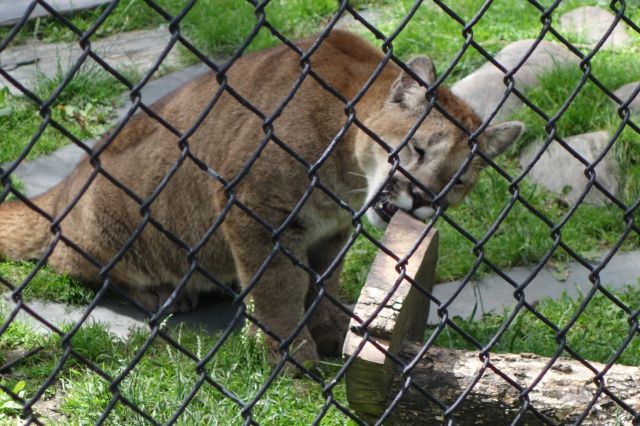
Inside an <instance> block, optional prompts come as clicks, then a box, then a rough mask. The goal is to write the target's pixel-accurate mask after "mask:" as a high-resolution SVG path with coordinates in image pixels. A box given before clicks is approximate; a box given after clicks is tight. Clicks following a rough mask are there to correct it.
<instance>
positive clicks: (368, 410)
mask: <svg viewBox="0 0 640 426" xmlns="http://www.w3.org/2000/svg"><path fill="white" fill-rule="evenodd" d="M424 230H425V224H424V223H423V222H421V221H419V220H417V219H415V218H414V217H412V216H410V215H408V214H406V213H404V212H402V211H398V212H397V213H396V214H395V215H394V216H393V218H392V219H391V222H390V223H389V225H388V227H387V231H386V233H385V236H384V239H383V241H382V243H383V244H384V246H385V247H386V248H387V249H388V250H389V251H391V252H392V253H393V254H394V255H395V256H396V257H397V258H399V259H403V258H405V257H406V256H407V255H409V254H411V253H412V255H411V256H410V257H409V259H408V262H407V264H406V265H405V271H406V276H407V277H411V278H412V279H413V281H414V283H415V285H413V284H411V283H410V282H409V281H408V280H407V279H406V278H401V277H402V275H401V273H400V272H399V271H398V270H396V266H398V260H396V259H394V258H393V257H392V256H390V255H388V254H387V253H385V252H384V251H380V252H379V253H378V254H377V256H376V258H375V260H374V262H373V265H372V266H371V270H370V271H369V275H368V276H367V280H366V282H365V285H364V288H363V289H362V292H361V293H360V297H359V298H358V302H357V304H356V307H355V309H354V316H355V317H357V318H359V319H360V320H361V321H362V322H366V321H369V320H371V322H370V324H369V326H368V327H367V328H366V331H367V332H368V338H367V337H366V336H364V335H365V334H366V333H365V332H364V330H361V329H360V328H361V325H362V322H360V321H357V320H355V319H353V318H352V319H351V323H350V324H349V331H348V333H347V336H346V339H345V343H344V348H343V354H344V357H345V359H348V358H349V357H352V356H353V357H355V359H354V362H353V364H352V365H351V366H350V368H349V369H348V370H347V376H346V383H347V395H348V399H349V405H350V407H351V408H352V409H354V410H355V411H356V412H357V413H358V414H359V415H360V416H361V417H363V418H364V419H367V420H370V421H373V420H375V419H377V418H378V417H379V416H380V415H381V414H382V412H383V411H384V408H385V407H386V404H387V396H388V393H389V387H390V385H391V381H392V376H393V363H392V361H391V359H390V358H389V357H388V356H386V355H385V353H384V352H383V351H382V350H381V349H380V348H379V347H381V348H384V350H386V351H389V352H390V353H392V354H393V353H399V351H400V349H401V347H402V344H403V342H404V340H406V339H409V340H417V341H421V340H422V338H423V336H424V332H425V328H426V324H427V318H428V316H429V302H430V301H429V299H428V297H426V296H425V295H424V294H423V293H422V292H421V291H420V290H419V289H418V288H416V285H417V286H420V287H421V288H422V289H423V290H425V291H428V292H430V291H431V289H432V288H433V284H434V281H435V267H436V264H437V259H438V232H437V231H436V230H432V231H431V232H429V234H428V235H427V236H426V237H425V238H424V239H423V240H422V241H420V238H421V236H422V234H423V233H424ZM418 243H419V244H418ZM416 245H418V246H417V247H416ZM387 298H388V300H387V301H386V303H384V305H382V306H381V303H382V302H383V301H384V300H385V299H387ZM378 309H379V312H377V314H376V311H377V310H378ZM372 342H376V344H377V345H378V346H379V347H376V345H375V344H374V343H372Z"/></svg>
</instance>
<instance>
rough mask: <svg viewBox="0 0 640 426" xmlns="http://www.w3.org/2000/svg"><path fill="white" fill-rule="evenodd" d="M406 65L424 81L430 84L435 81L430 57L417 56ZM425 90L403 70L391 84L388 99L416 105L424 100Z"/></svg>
mask: <svg viewBox="0 0 640 426" xmlns="http://www.w3.org/2000/svg"><path fill="white" fill-rule="evenodd" d="M407 66H408V67H409V68H410V69H411V71H413V72H414V73H415V74H416V75H417V76H418V77H420V78H421V79H422V80H423V81H424V82H425V83H427V84H429V85H431V84H433V82H434V81H436V68H435V67H434V66H433V62H432V61H431V59H429V58H427V57H426V56H418V57H417V58H414V59H412V60H411V61H410V62H409V63H408V64H407ZM425 93H426V90H425V89H424V88H423V87H420V85H418V83H417V82H416V81H415V80H414V79H413V77H411V76H410V75H409V74H408V73H406V72H405V71H402V73H401V74H400V77H398V78H397V80H396V81H395V82H394V83H393V85H392V86H391V97H390V101H391V102H393V103H403V104H406V105H408V106H413V107H415V106H418V105H420V104H422V103H424V102H425Z"/></svg>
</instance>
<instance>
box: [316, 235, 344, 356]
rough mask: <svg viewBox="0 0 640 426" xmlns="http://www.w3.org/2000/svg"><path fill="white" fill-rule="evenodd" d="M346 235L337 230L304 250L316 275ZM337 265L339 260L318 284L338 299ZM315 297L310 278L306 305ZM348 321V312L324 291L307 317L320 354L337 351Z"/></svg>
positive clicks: (338, 274)
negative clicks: (314, 309)
mask: <svg viewBox="0 0 640 426" xmlns="http://www.w3.org/2000/svg"><path fill="white" fill-rule="evenodd" d="M348 237H349V234H348V232H345V233H341V234H338V235H336V236H334V237H332V238H330V239H327V240H326V241H323V242H321V243H320V244H318V245H317V246H314V247H312V248H311V249H310V250H309V253H308V257H309V260H310V262H311V267H312V269H313V270H314V271H315V272H316V273H318V274H319V275H322V274H324V273H325V271H326V270H327V268H329V266H330V265H331V264H332V263H333V261H334V260H335V258H336V257H337V256H338V254H339V253H340V250H341V249H342V247H344V244H345V243H346V242H347V240H348ZM341 269H342V263H341V264H340V265H339V266H338V267H337V268H336V269H335V270H334V271H333V272H332V273H331V275H330V276H329V277H328V278H327V279H326V280H325V281H324V282H322V283H320V284H319V285H320V286H322V287H324V289H325V290H326V293H329V294H331V295H332V296H333V297H334V298H335V299H338V294H339V284H340V271H341ZM317 297H319V293H318V285H316V284H315V283H313V282H312V283H311V286H310V288H309V293H308V294H307V302H306V303H307V307H310V306H311V305H312V303H313V302H314V300H315V299H316V298H317ZM348 325H349V316H348V315H347V314H345V313H344V311H342V310H341V309H340V308H339V307H338V306H337V305H336V304H334V303H333V301H332V300H330V299H329V298H328V297H327V296H326V295H325V296H324V297H322V299H321V300H320V303H319V305H318V307H317V309H316V311H315V312H314V314H313V315H312V316H311V318H310V321H309V331H310V332H311V335H312V336H313V339H314V341H315V343H316V346H317V348H318V352H319V353H320V355H326V356H339V355H340V353H341V350H342V344H343V341H344V336H345V334H346V331H347V327H348Z"/></svg>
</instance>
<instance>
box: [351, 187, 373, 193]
mask: <svg viewBox="0 0 640 426" xmlns="http://www.w3.org/2000/svg"><path fill="white" fill-rule="evenodd" d="M368 190H369V188H366V187H365V188H356V189H350V190H349V191H348V192H349V193H352V192H367V191H368Z"/></svg>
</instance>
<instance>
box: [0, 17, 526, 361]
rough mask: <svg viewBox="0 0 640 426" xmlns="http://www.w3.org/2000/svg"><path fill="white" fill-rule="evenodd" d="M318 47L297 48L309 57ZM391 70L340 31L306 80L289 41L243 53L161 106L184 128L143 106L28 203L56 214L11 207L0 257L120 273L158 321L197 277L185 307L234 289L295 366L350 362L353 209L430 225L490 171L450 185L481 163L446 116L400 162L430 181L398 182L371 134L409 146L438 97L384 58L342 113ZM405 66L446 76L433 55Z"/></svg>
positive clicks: (4, 210) (92, 278)
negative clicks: (346, 354)
mask: <svg viewBox="0 0 640 426" xmlns="http://www.w3.org/2000/svg"><path fill="white" fill-rule="evenodd" d="M313 42H314V39H312V38H309V39H305V40H302V41H300V42H298V43H297V45H298V46H299V47H300V48H301V49H303V50H305V51H307V50H308V49H309V48H310V47H311V46H312V44H313ZM382 60H383V56H382V54H381V52H380V51H379V50H378V49H376V48H375V47H374V46H373V45H372V44H370V43H369V42H367V41H365V40H364V39H362V38H360V37H359V36H356V35H354V34H351V33H349V32H346V31H339V30H334V31H333V32H332V33H331V34H330V35H329V36H328V37H327V38H326V39H325V40H324V41H323V42H322V43H321V45H320V46H319V48H318V49H317V50H316V51H315V52H314V53H313V54H312V55H311V57H310V70H311V72H310V73H308V74H306V75H304V76H303V74H302V69H303V68H304V66H303V64H301V61H300V56H299V55H298V54H296V53H295V52H294V51H293V50H291V49H290V48H289V47H286V46H277V47H273V48H271V49H267V50H264V51H260V52H256V53H252V54H249V55H246V56H244V57H242V58H240V59H239V60H238V61H237V62H236V63H235V64H233V66H232V67H231V68H230V69H229V70H228V71H227V72H226V74H224V75H223V76H219V77H218V78H216V76H215V74H214V73H212V72H209V73H206V74H203V75H202V76H200V77H198V78H196V79H195V80H193V81H191V82H189V83H186V84H185V85H183V86H182V87H181V88H179V89H178V90H176V91H175V92H173V93H171V94H170V95H167V96H166V97H165V98H163V99H162V100H160V101H159V102H158V103H156V104H154V106H153V108H152V109H153V110H154V111H155V113H156V114H157V115H159V116H160V117H162V119H163V120H166V122H168V123H170V124H171V126H173V127H174V128H175V129H177V130H178V131H179V132H178V133H180V135H178V134H176V132H174V131H173V130H172V129H170V128H168V127H167V126H164V125H162V124H159V122H158V121H157V120H155V119H152V118H150V117H149V116H148V115H146V114H145V113H143V112H140V113H138V114H136V115H134V116H133V118H131V119H130V120H129V121H128V122H127V123H126V124H125V125H124V126H123V127H122V129H121V130H120V131H119V132H117V131H116V130H112V131H111V134H107V135H105V136H104V137H103V139H102V140H101V142H100V143H99V144H98V147H97V150H101V149H103V148H104V150H103V151H102V152H101V153H100V154H99V156H96V157H95V159H94V160H90V159H89V158H87V159H85V160H83V161H82V162H81V163H80V164H79V165H78V166H77V168H76V169H75V170H74V171H73V172H72V173H71V174H70V175H69V176H68V177H67V178H66V179H64V181H62V182H61V183H60V184H58V185H57V186H55V187H53V188H52V189H50V190H49V191H48V192H46V193H44V194H43V195H41V196H38V197H35V198H34V199H33V200H31V201H32V203H33V204H35V205H36V206H37V207H38V208H39V209H41V211H42V212H43V213H44V215H43V214H41V213H37V212H36V211H34V210H33V209H32V208H30V207H28V206H27V205H26V204H25V203H23V202H20V201H11V202H4V203H2V204H1V205H0V256H3V257H4V258H8V259H33V258H40V257H41V256H43V255H44V254H45V253H48V252H49V250H51V251H50V253H49V256H48V259H47V261H48V263H49V264H50V265H51V266H52V267H53V268H54V269H55V271H57V272H59V273H67V274H69V275H70V276H71V277H74V278H77V279H79V280H82V281H85V282H87V283H103V282H105V281H104V280H106V279H109V280H110V282H111V283H112V285H114V286H117V287H118V288H120V289H122V290H123V291H126V292H127V293H128V294H129V295H130V296H131V297H133V298H134V299H135V300H136V301H137V302H138V303H139V304H141V305H142V306H143V307H145V308H146V309H148V310H149V311H152V312H154V311H157V310H158V309H159V308H160V307H162V306H163V305H164V304H165V302H166V301H167V300H168V298H169V297H170V296H171V295H172V292H173V290H174V289H175V288H176V287H177V286H178V285H179V284H180V283H181V282H183V281H186V285H185V286H184V287H183V289H182V291H180V292H179V293H178V294H177V295H176V297H175V299H174V300H173V303H172V305H171V309H172V310H173V311H177V312H180V311H185V310H189V309H192V308H193V307H194V306H196V304H197V303H198V299H199V296H200V295H201V294H202V293H206V292H213V291H217V290H219V289H220V288H222V286H232V285H235V286H236V287H235V288H236V289H237V291H240V292H246V293H247V294H248V295H249V297H251V298H252V300H253V303H254V316H255V318H256V319H257V320H258V321H260V323H261V324H262V325H263V326H265V327H266V328H267V329H268V330H269V331H270V332H271V333H273V334H274V335H277V336H280V337H281V338H282V339H286V338H289V337H291V338H292V339H295V341H296V342H299V343H300V344H299V345H296V348H297V352H296V353H295V356H296V357H297V359H299V360H313V359H316V358H318V356H319V355H335V354H339V351H340V349H341V345H342V341H343V339H344V334H345V329H346V327H347V322H348V321H347V320H348V316H347V315H346V314H345V313H344V312H343V311H342V310H341V309H339V308H338V307H336V306H335V304H334V303H333V302H332V301H331V300H330V299H329V298H328V297H327V296H326V293H329V294H333V295H337V291H338V284H339V282H338V281H339V275H340V271H339V268H336V267H335V265H333V263H334V260H335V259H336V256H337V255H338V254H339V252H340V251H341V250H342V249H343V248H344V246H345V244H346V243H347V241H348V239H349V236H350V234H351V231H352V229H353V216H352V213H351V212H350V211H349V209H352V211H358V209H360V208H361V207H362V206H363V205H364V206H366V205H370V208H369V209H368V210H367V211H366V216H367V218H368V220H369V221H370V222H371V223H373V224H374V225H377V226H384V224H385V222H387V221H388V220H389V218H390V217H391V216H392V215H393V214H394V212H396V211H397V210H398V209H402V210H405V211H407V212H409V213H410V214H413V215H414V216H416V217H418V218H421V219H425V218H428V217H429V216H431V215H432V214H433V208H432V206H431V200H432V195H433V194H438V193H440V192H441V191H442V190H443V188H445V186H447V185H449V184H451V185H450V190H449V191H448V193H447V195H446V197H444V198H443V199H442V202H443V203H447V204H449V205H454V204H456V203H458V202H459V201H460V200H461V199H462V198H463V197H464V196H465V195H466V194H467V193H468V192H469V190H470V189H471V188H472V187H473V185H474V184H475V182H476V181H477V179H478V173H479V172H480V170H481V169H482V168H483V167H484V165H485V162H484V160H482V159H481V158H480V157H479V156H478V155H475V156H474V157H473V160H472V161H471V162H470V163H469V164H468V165H467V167H466V168H465V170H464V172H463V173H462V174H460V176H459V177H458V178H456V180H455V182H451V181H452V179H453V177H454V175H455V174H456V172H457V171H458V170H459V169H460V168H461V166H462V165H463V163H464V162H465V159H466V158H467V157H468V156H469V154H470V144H469V138H468V136H467V135H466V134H465V132H464V131H463V130H461V129H460V128H459V127H458V126H456V125H454V124H453V123H452V122H451V121H450V120H449V119H447V118H446V117H445V116H444V115H443V114H442V113H440V112H438V111H437V110H436V109H433V110H431V112H430V113H429V115H428V116H427V117H426V119H425V120H424V121H423V122H422V123H421V124H420V125H419V127H418V128H417V130H416V131H415V133H414V134H413V135H412V136H411V138H410V140H409V141H408V143H407V144H406V145H405V146H404V147H403V148H402V149H401V150H400V151H399V152H398V154H397V159H399V164H400V165H401V166H402V168H403V169H404V170H406V171H407V172H409V173H410V174H411V175H412V176H413V178H415V180H416V181H418V182H419V183H420V185H416V184H415V182H412V181H411V180H410V179H408V178H407V177H406V176H405V175H404V174H402V173H400V172H398V171H396V172H395V173H394V174H393V176H391V178H390V179H389V178H388V177H389V173H390V171H391V170H392V164H391V163H393V161H391V162H390V161H389V154H388V152H387V150H386V149H385V148H383V147H382V145H381V144H380V143H378V142H377V141H375V140H374V136H373V134H374V133H375V135H377V136H378V138H379V140H381V141H383V142H384V143H385V144H386V145H387V146H388V148H390V149H395V148H397V147H398V146H399V144H400V143H401V142H402V141H403V140H404V139H406V136H407V135H408V134H409V132H410V130H411V128H412V126H414V124H416V122H417V120H418V118H419V117H420V115H421V114H422V113H423V112H424V111H425V108H427V96H426V93H427V92H426V89H425V87H424V86H423V85H421V84H419V83H418V82H417V81H415V80H414V78H412V77H411V76H410V73H407V72H404V71H402V70H401V68H400V67H399V66H397V65H396V64H394V63H393V62H388V63H386V64H385V65H384V67H383V68H382V72H381V73H380V74H379V75H378V76H377V77H376V78H375V80H374V81H373V83H372V84H371V85H370V87H369V88H368V90H366V93H365V94H364V95H363V96H362V97H361V98H359V99H357V101H356V102H354V103H353V104H351V107H352V108H346V104H345V102H348V101H349V100H352V99H354V98H355V97H356V95H357V94H358V93H359V91H360V90H361V89H362V88H363V86H365V84H366V82H367V81H368V80H369V79H370V78H371V76H372V74H373V73H374V70H375V69H376V67H377V66H379V64H381V63H382ZM408 66H409V67H410V69H411V70H412V71H413V73H414V74H415V75H417V76H418V77H420V79H421V80H423V81H424V82H425V83H427V84H432V83H433V82H434V81H435V78H436V75H435V70H434V67H433V64H432V62H431V61H430V60H429V59H427V58H425V57H418V58H416V59H414V60H412V61H410V62H409V64H408ZM298 80H301V82H300V81H298ZM298 83H299V84H300V85H299V88H298V90H297V91H294V90H293V89H294V87H295V86H296V85H297V84H298ZM292 93H293V94H292ZM434 93H435V97H436V99H437V102H438V104H439V105H441V106H442V108H444V109H445V110H446V111H448V112H449V114H451V115H452V116H453V117H455V119H456V120H457V121H458V122H460V123H461V124H462V125H463V126H464V127H465V128H466V129H469V130H470V131H474V130H476V129H477V128H478V127H479V126H480V124H481V120H480V119H479V118H478V116H477V115H476V114H475V113H474V112H473V111H472V110H471V108H470V107H469V106H467V105H466V104H465V103H464V102H463V101H462V100H461V99H459V98H457V97H456V96H454V95H453V94H452V93H451V92H450V91H449V90H448V89H447V88H445V87H439V88H437V90H436V91H435V92H434ZM291 94H292V95H291ZM288 97H291V98H290V99H289V101H288V103H287V104H286V106H285V107H284V108H280V107H279V106H280V104H281V103H282V102H283V101H285V100H286V99H287V98H288ZM213 99H217V101H216V102H215V104H214V105H213V107H212V108H208V105H209V104H210V103H212V100H213ZM209 106H210V105H209ZM350 116H351V117H350ZM357 124H360V126H358V125H357ZM192 126H195V127H193V128H192ZM361 126H363V127H364V128H366V129H369V130H368V131H363V130H362V129H361V128H360V127H361ZM522 128H523V126H522V124H521V123H519V122H506V123H502V124H497V125H491V126H488V127H487V128H486V129H485V131H484V132H483V133H482V134H481V135H480V136H479V137H478V139H477V140H478V143H479V149H480V150H481V151H482V152H483V153H484V154H486V155H487V156H488V157H494V156H496V155H498V154H500V153H502V152H503V151H504V150H505V149H507V148H508V147H509V146H510V145H511V144H512V143H513V142H514V141H515V140H516V139H517V138H518V136H519V135H520V133H521V131H522ZM185 132H189V133H185ZM110 137H111V138H113V140H112V141H111V143H110V144H106V142H107V141H108V139H109V138H110ZM419 186H422V188H424V189H428V190H429V191H423V190H422V189H421V188H419ZM429 192H430V193H432V194H429ZM365 203H367V204H365ZM346 206H349V207H346ZM52 223H54V224H55V225H52ZM82 252H84V255H83V254H82ZM319 295H321V296H322V297H321V299H320V301H319V303H316V304H314V303H313V302H314V300H316V298H317V297H318V296H319ZM311 306H313V312H309V311H308V310H309V308H310V307H311ZM211 315H215V313H214V312H212V313H211ZM305 315H309V319H308V321H307V322H306V324H305V325H304V326H303V327H301V328H300V329H299V331H298V333H297V335H296V336H293V335H292V333H293V332H294V331H295V329H296V328H297V326H298V324H300V322H301V320H302V319H303V316H305ZM266 342H267V343H268V346H269V348H270V350H271V351H272V353H273V354H276V355H277V353H278V351H279V350H280V348H279V346H280V345H281V342H279V341H277V340H276V339H274V338H272V337H270V335H269V333H267V337H266Z"/></svg>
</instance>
